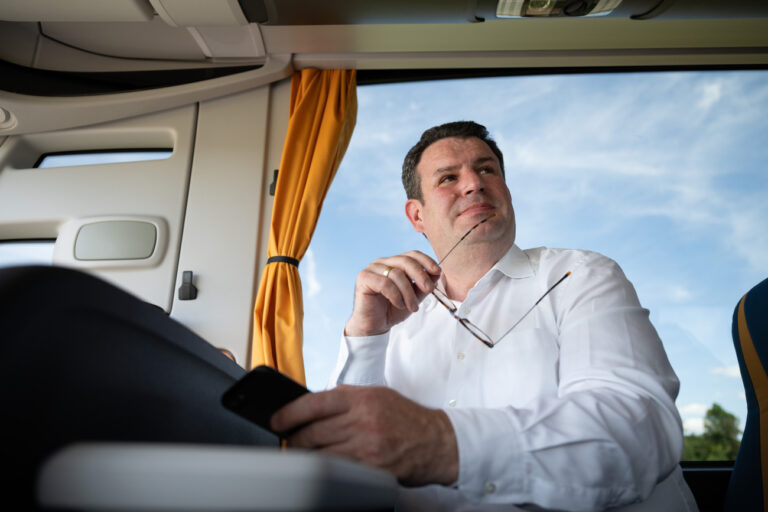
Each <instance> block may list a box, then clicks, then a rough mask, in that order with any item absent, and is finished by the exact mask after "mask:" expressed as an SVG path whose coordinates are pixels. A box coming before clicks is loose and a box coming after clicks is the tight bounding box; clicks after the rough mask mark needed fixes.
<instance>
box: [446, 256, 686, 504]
mask: <svg viewBox="0 0 768 512" xmlns="http://www.w3.org/2000/svg"><path fill="white" fill-rule="evenodd" d="M571 263H572V264H571V267H573V268H564V267H562V266H559V265H558V264H554V265H552V268H550V269H548V270H547V271H546V272H547V273H548V274H551V275H548V276H545V278H546V279H549V280H551V279H553V278H555V276H559V275H562V274H563V273H564V272H565V271H566V270H572V275H571V278H570V279H569V281H570V282H568V283H567V286H564V287H563V289H562V290H558V292H557V293H554V292H553V293H552V294H551V297H550V300H551V301H553V306H554V309H555V311H556V312H557V328H558V342H559V350H560V353H559V361H558V365H559V369H558V376H559V382H558V386H557V391H556V393H552V394H551V395H547V396H541V397H539V398H537V399H536V400H535V401H532V402H531V403H528V404H526V405H524V406H520V407H511V406H510V407H502V408H496V409H483V408H466V409H458V408H457V409H449V410H446V413H447V414H448V416H449V418H450V420H451V423H452V425H453V427H454V430H455V432H456V436H457V441H458V446H459V465H460V469H459V481H458V490H459V491H460V492H461V493H462V494H464V495H465V497H467V498H468V499H470V500H471V501H474V502H481V503H489V504H490V503H515V504H535V505H537V506H540V507H545V508H555V509H568V510H602V509H605V508H610V507H616V506H620V505H624V504H628V503H632V502H635V501H639V500H642V499H645V498H647V497H648V496H649V495H650V493H651V492H652V490H653V488H654V486H655V485H656V483H657V482H659V481H661V480H662V479H663V478H665V477H666V476H667V475H668V474H669V473H671V472H672V471H673V469H674V468H675V466H676V465H677V463H678V462H679V460H680V455H681V453H682V425H681V421H680V416H679V414H678V412H677V409H676V408H675V405H674V400H675V397H676V395H677V391H678V387H679V382H678V380H677V377H676V376H675V374H674V372H673V370H672V368H671V366H670V364H669V361H668V359H667V357H666V354H665V352H664V349H663V347H662V344H661V341H660V339H659V337H658V335H657V333H656V331H655V329H654V328H653V326H652V325H651V323H650V321H649V319H648V311H647V310H645V309H643V308H642V307H641V306H640V303H639V301H638V299H637V295H636V293H635V291H634V288H633V287H632V285H631V283H629V281H628V280H627V279H626V277H624V274H623V272H622V271H621V269H620V268H619V267H618V265H616V264H615V263H614V262H613V261H611V260H609V259H607V258H605V257H603V256H600V255H598V254H595V253H586V254H585V256H584V257H583V258H581V260H580V261H579V262H578V264H574V263H573V262H571ZM564 284H565V283H564Z"/></svg>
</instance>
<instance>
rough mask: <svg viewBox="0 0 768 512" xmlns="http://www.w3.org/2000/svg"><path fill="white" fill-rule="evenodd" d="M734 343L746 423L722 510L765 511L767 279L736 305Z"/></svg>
mask: <svg viewBox="0 0 768 512" xmlns="http://www.w3.org/2000/svg"><path fill="white" fill-rule="evenodd" d="M732 331H733V343H734V346H735V348H736V355H737V357H738V360H739V369H740V370H741V378H742V380H743V381H744V391H745V394H746V399H747V421H746V425H745V427H744V434H743V436H742V439H741V447H740V448H739V453H738V455H737V457H736V464H735V465H734V468H733V473H732V475H731V480H730V482H729V485H728V493H727V495H726V500H725V510H766V511H768V374H766V368H768V279H766V280H764V281H762V282H761V283H759V284H758V285H756V286H755V287H754V288H752V289H751V290H750V291H749V292H747V293H746V294H745V295H744V297H742V299H741V300H740V301H739V304H738V305H737V306H736V310H735V311H734V313H733V327H732Z"/></svg>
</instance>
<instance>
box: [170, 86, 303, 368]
mask: <svg viewBox="0 0 768 512" xmlns="http://www.w3.org/2000/svg"><path fill="white" fill-rule="evenodd" d="M289 96H290V81H289V80H287V81H283V82H280V83H279V84H276V85H273V86H263V87H261V88H259V89H255V90H252V91H248V92H245V93H240V94H237V95H233V96H229V97H226V98H222V99H218V100H212V101H206V102H204V103H202V104H201V105H200V115H199V120H198V130H197V144H196V149H195V158H194V161H193V164H192V177H191V180H190V188H189V202H188V206H187V214H186V221H185V225H184V240H183V242H182V246H181V255H180V258H179V268H178V273H177V280H176V288H177V289H178V287H179V286H181V276H182V272H184V271H186V270H190V271H192V272H194V284H195V286H197V288H198V295H197V298H196V299H195V300H187V301H182V300H179V299H178V296H175V297H174V303H173V309H172V311H171V316H172V317H173V318H175V319H176V320H178V321H180V322H181V323H183V324H185V325H186V326H187V327H190V328H192V330H194V331H195V332H196V333H197V334H199V335H200V336H202V337H203V338H205V339H206V340H208V341H209V342H210V343H212V344H214V345H215V346H218V347H223V348H226V349H228V350H229V351H230V352H232V354H234V356H235V359H236V361H237V363H239V364H240V365H242V366H245V362H246V355H247V351H248V346H249V343H250V339H251V325H252V318H253V304H254V301H255V294H256V289H257V287H258V280H259V278H260V275H261V269H262V268H263V263H264V261H265V260H266V251H267V245H266V236H268V233H269V219H270V218H271V212H272V198H271V197H270V196H269V195H268V192H267V191H268V188H269V182H270V180H271V178H272V169H277V167H278V165H279V163H280V155H281V152H282V146H283V139H284V137H285V130H286V128H287V119H288V102H289Z"/></svg>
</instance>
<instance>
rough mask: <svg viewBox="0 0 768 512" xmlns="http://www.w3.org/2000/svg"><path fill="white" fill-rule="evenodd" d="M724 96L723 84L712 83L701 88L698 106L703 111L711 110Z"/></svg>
mask: <svg viewBox="0 0 768 512" xmlns="http://www.w3.org/2000/svg"><path fill="white" fill-rule="evenodd" d="M722 95H723V84H722V82H710V83H708V84H704V85H703V86H702V87H701V97H700V98H699V102H698V103H697V104H696V106H697V107H698V108H700V109H702V110H709V108H710V107H712V105H714V104H715V103H717V102H718V101H720V98H721V97H722Z"/></svg>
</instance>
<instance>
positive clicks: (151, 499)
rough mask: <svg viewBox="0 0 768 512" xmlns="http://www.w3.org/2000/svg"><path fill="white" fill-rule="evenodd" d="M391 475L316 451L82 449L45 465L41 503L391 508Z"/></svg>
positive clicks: (127, 507) (141, 507) (123, 507)
mask: <svg viewBox="0 0 768 512" xmlns="http://www.w3.org/2000/svg"><path fill="white" fill-rule="evenodd" d="M396 496H397V481H396V479H395V478H394V476H392V475H391V474H389V473H387V472H385V471H382V470H379V469H375V468H371V467H368V466H364V465H361V464H358V463H355V462H352V461H349V460H346V459H341V458H338V457H333V456H329V455H325V454H321V453H318V452H306V451H296V450H288V451H281V450H280V449H277V448H265V447H252V446H222V445H216V446H214V445H184V444H158V443H82V444H74V445H70V446H68V447H65V448H64V449H62V450H61V451H59V452H57V453H55V454H54V455H52V456H51V457H50V458H49V459H48V460H47V461H46V462H45V463H44V464H43V466H42V468H41V471H40V473H39V476H38V480H37V499H38V503H39V504H40V505H42V506H43V507H46V508H76V509H78V510H83V511H88V510H100V511H104V510H120V511H147V510H154V511H160V510H174V511H180V510H190V511H197V510H199V511H202V510H205V511H215V510H227V511H245V510H248V511H259V510H285V511H299V510H301V511H304V510H320V509H323V510H328V509H334V510H383V509H392V508H393V507H394V503H395V500H396Z"/></svg>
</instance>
